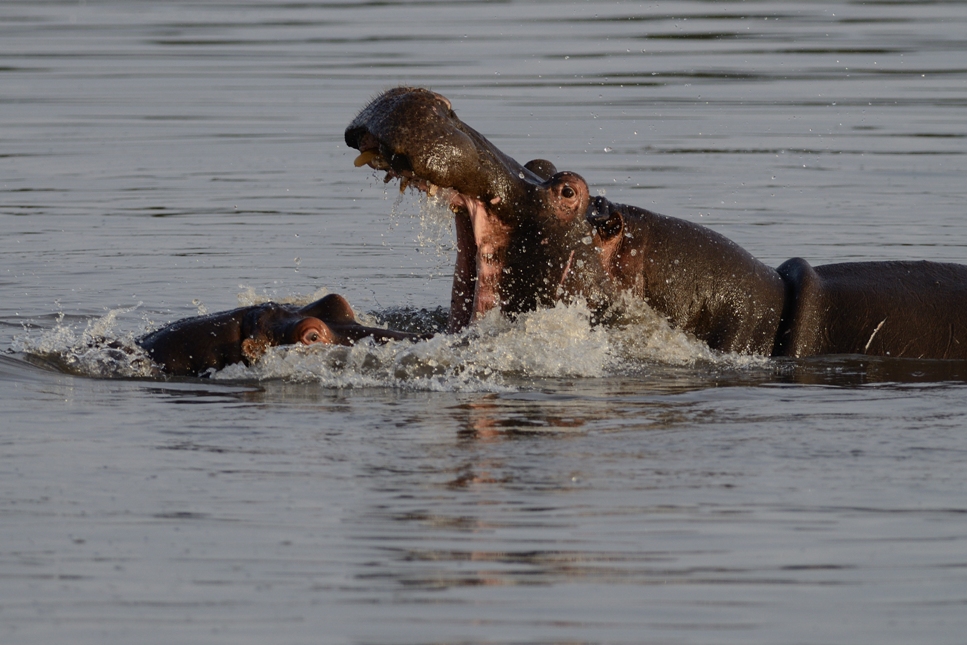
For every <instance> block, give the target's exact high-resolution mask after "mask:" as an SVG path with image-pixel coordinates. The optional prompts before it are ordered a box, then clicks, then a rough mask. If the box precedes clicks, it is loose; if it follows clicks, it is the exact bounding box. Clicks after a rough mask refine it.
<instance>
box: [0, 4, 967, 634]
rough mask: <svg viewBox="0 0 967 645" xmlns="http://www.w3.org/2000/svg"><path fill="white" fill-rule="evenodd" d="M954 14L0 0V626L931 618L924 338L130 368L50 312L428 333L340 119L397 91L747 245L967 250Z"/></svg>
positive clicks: (667, 333) (649, 327) (524, 348)
mask: <svg viewBox="0 0 967 645" xmlns="http://www.w3.org/2000/svg"><path fill="white" fill-rule="evenodd" d="M965 27H967V12H965V11H964V8H963V4H962V3H956V2H916V3H911V2H889V3H882V2H881V3H861V2H832V1H830V2H827V1H817V2H783V3H778V2H757V3H748V2H715V3H708V2H691V1H685V2H675V3H669V2H658V3H652V4H635V3H611V4H606V3H599V2H591V3H588V2H563V3H554V4H548V3H539V2H508V3H502V4H499V5H494V4H493V3H490V2H460V3H452V2H447V3H443V2H374V3H366V2H359V3H356V2H349V3H347V2H341V3H340V2H315V1H308V2H299V3H285V2H274V1H271V0H270V1H259V2H249V1H248V0H233V1H230V2H217V3H194V2H165V3H144V2H133V1H128V0H113V1H110V2H93V1H91V2H81V3H78V2H74V1H66V0H65V1H63V2H57V1H55V2H44V3H38V2H33V1H29V0H23V1H16V0H15V1H8V2H4V3H2V4H0V80H2V87H3V92H2V96H0V131H2V132H3V147H2V150H0V222H2V224H0V226H2V229H0V230H2V234H0V295H2V297H0V419H2V421H0V478H2V481H3V482H4V487H3V492H2V493H0V525H2V526H3V540H2V544H0V599H2V601H0V615H2V620H0V641H2V642H4V643H7V642H11V643H44V644H45V645H46V644H49V643H67V642H70V643H98V644H101V643H112V642H131V641H137V642H143V643H159V644H160V643H171V642H193V643H194V642H208V643H265V642H275V641H283V642H293V643H303V642H304V643H309V642H313V643H315V642H339V643H376V642H378V643H427V642H433V643H443V642H461V643H478V642H479V643H483V642H486V643H495V642H500V643H512V642H513V643H522V642H529V643H536V642H540V643H550V642H609V643H641V642H672V641H673V642H682V643H706V642H710V641H714V642H722V643H733V642H734V643H743V644H746V643H803V642H823V643H826V642H868V641H875V642H878V643H911V642H930V643H959V642H961V641H962V640H963V633H964V632H965V628H967V625H965V618H964V612H963V611H962V607H963V605H964V603H965V601H967V599H965V596H964V589H967V581H965V577H964V572H965V568H964V566H963V560H964V557H963V554H964V547H965V545H964V536H965V533H967V532H965V524H964V518H965V517H967V513H965V508H964V502H963V490H964V488H965V485H967V482H965V481H964V472H965V470H964V468H963V461H964V455H965V454H967V445H965V438H964V431H963V427H964V418H965V415H967V409H965V404H964V396H963V394H964V381H965V378H964V376H965V375H964V374H963V371H964V370H963V366H962V365H961V364H958V363H948V362H930V361H910V360H889V359H868V358H865V357H859V356H848V357H827V358H819V359H810V360H802V361H795V360H782V361H765V360H763V361H756V360H738V359H736V358H734V357H721V356H715V355H712V354H711V353H709V352H708V351H707V350H705V349H703V348H702V347H701V346H699V345H697V344H695V343H692V342H690V341H689V339H687V338H685V337H683V336H681V335H680V334H679V335H676V334H675V333H674V332H673V331H671V330H668V329H667V328H666V327H663V326H662V325H661V324H660V323H661V321H658V320H655V319H654V318H648V317H647V316H646V315H645V314H644V313H643V312H637V313H636V316H637V317H634V316H633V320H632V321H630V322H629V323H628V324H627V325H625V326H623V327H622V326H619V327H618V328H615V329H611V330H607V331H602V330H601V329H599V328H596V327H594V326H592V325H590V324H589V322H588V320H587V316H586V312H584V311H582V309H581V307H580V305H579V304H575V305H572V306H571V307H569V308H563V309H558V310H551V311H550V312H543V313H541V314H537V315H535V316H533V317H531V318H529V319H525V320H522V321H518V322H517V323H513V324H511V323H507V322H506V321H499V320H488V321H486V322H485V324H484V325H482V326H481V327H479V328H478V329H477V330H476V331H473V332H467V335H465V336H464V337H458V338H455V339H449V340H448V339H443V338H441V339H437V340H434V341H431V342H428V343H420V344H417V345H409V346H403V345H400V346H397V347H390V348H385V349H383V350H380V349H377V348H365V347H364V348H359V350H357V351H355V353H353V352H348V351H346V350H342V349H340V350H338V351H335V352H327V351H318V350H317V351H318V353H316V352H286V351H279V352H277V353H274V354H273V355H271V356H269V357H268V359H269V360H267V361H266V363H265V364H264V365H262V366H260V367H257V368H255V369H252V370H242V369H239V370H237V371H235V372H231V371H226V372H227V373H225V374H222V375H221V376H222V377H223V378H222V379H214V380H212V379H210V380H205V381H201V380H191V379H186V380H167V381H165V380H159V379H152V378H147V379H146V378H117V376H118V370H117V369H114V368H117V367H118V359H121V358H123V357H117V356H114V357H111V356H106V355H104V354H99V353H98V352H97V351H96V350H95V349H94V348H91V347H89V346H88V343H87V340H86V339H85V331H86V330H88V329H89V325H93V326H92V327H90V329H91V332H92V333H91V334H90V335H91V336H95V335H98V334H100V335H106V336H107V337H110V338H112V339H124V338H133V337H135V336H136V335H137V334H139V333H143V332H144V331H145V330H146V329H149V328H154V327H157V326H159V325H162V324H165V323H167V322H169V321H172V320H176V319H179V318H184V317H187V316H190V315H195V314H197V312H198V311H199V310H200V309H207V310H208V311H220V310H225V309H230V308H232V307H234V306H237V305H238V304H239V302H238V299H239V298H243V299H244V298H248V299H249V300H252V299H254V301H258V300H260V299H276V300H284V299H287V298H298V297H302V296H305V295H306V294H312V293H314V292H316V291H317V290H318V289H327V290H329V291H331V292H336V293H342V294H345V295H346V296H347V298H348V299H349V301H350V302H352V303H353V304H354V306H355V307H356V308H357V309H359V310H361V311H371V312H374V313H375V314H377V315H378V318H379V319H380V320H378V321H377V322H381V323H384V324H388V325H390V326H393V327H400V326H404V325H412V326H414V328H419V329H421V330H424V329H427V328H429V329H433V328H439V325H440V324H441V321H442V320H443V319H445V311H444V310H442V309H441V308H440V307H441V306H445V305H446V304H447V303H448V302H449V288H450V279H451V278H450V267H451V266H452V260H451V259H450V257H449V254H450V253H452V251H451V249H450V244H451V240H452V238H451V237H450V235H451V234H450V232H449V228H448V225H447V224H446V222H447V220H446V212H444V211H440V210H439V209H438V210H437V211H433V210H432V209H428V208H426V206H425V205H424V204H422V203H419V202H417V201H416V200H413V199H412V198H411V197H404V198H402V199H400V198H398V197H397V195H396V194H395V189H393V188H389V189H386V187H385V186H384V185H383V184H382V183H381V182H380V181H379V180H378V179H377V178H373V177H367V176H366V174H365V173H360V171H359V170H358V169H356V168H354V167H353V164H352V159H353V156H354V154H353V152H352V151H351V150H349V149H348V148H347V147H346V146H345V144H344V142H343V140H342V136H343V134H342V133H343V128H344V127H345V126H346V124H347V123H348V122H349V121H350V119H351V118H352V116H353V115H354V114H355V111H356V110H358V109H359V108H360V107H361V106H362V105H364V104H365V103H366V102H367V100H369V99H370V98H372V97H373V96H374V95H375V94H376V93H378V92H379V91H382V90H384V89H386V88H389V87H392V86H394V85H397V84H401V83H403V84H409V85H424V86H429V87H432V88H433V89H435V90H437V91H439V92H441V93H443V94H444V95H446V96H447V97H448V98H450V99H451V100H452V101H453V103H454V109H455V110H456V111H457V113H458V114H459V115H460V117H461V118H462V119H463V120H464V121H466V122H467V123H470V124H472V125H473V127H474V128H476V129H478V130H479V131H480V132H481V133H483V134H484V135H486V136H487V137H488V138H489V139H490V140H491V141H493V142H494V143H495V145H497V146H498V147H499V148H500V149H502V150H504V151H506V152H507V153H508V154H510V155H512V156H513V157H515V158H517V159H521V160H527V159H533V158H536V157H539V158H545V159H550V160H552V161H553V162H554V163H555V164H556V165H557V166H558V167H559V168H561V169H569V170H573V171H576V172H578V173H580V174H581V175H582V176H584V177H585V178H586V179H587V180H588V182H589V184H590V185H591V189H592V190H593V191H595V192H598V193H605V194H606V195H607V196H608V198H609V199H612V200H613V201H617V202H621V203H630V204H634V205H637V206H641V207H645V208H649V209H653V210H655V211H658V212H661V213H665V214H668V215H673V216H676V217H682V218H685V219H688V220H690V221H695V222H699V223H702V224H705V225H708V226H710V227H712V228H713V229H715V230H717V231H719V232H721V233H723V234H725V235H726V236H727V237H729V238H730V239H733V240H735V241H736V242H737V243H739V244H740V245H741V246H743V247H745V248H747V249H749V250H750V251H751V252H752V253H753V254H754V255H756V256H757V257H759V258H760V259H762V260H763V261H765V262H767V263H769V264H771V265H773V266H775V265H778V264H779V263H781V262H783V261H785V260H786V259H788V258H790V257H794V256H801V257H804V258H806V259H807V260H809V261H810V262H811V263H812V264H814V265H815V264H822V263H825V262H840V261H848V260H876V259H931V260H942V261H954V262H965V261H967V251H965V248H967V247H965V242H964V239H965V236H964V222H963V214H964V213H963V204H964V203H965V199H967V194H965V190H967V185H965V183H964V182H963V177H964V176H965V175H967V167H965V159H967V155H965V150H964V146H963V143H964V141H965V140H967V121H965V119H964V118H963V111H964V110H963V109H964V107H965V104H967V95H965V92H964V87H965V79H967V69H965V65H964V60H965V50H967V41H965V37H964V34H965V33H967V29H965ZM384 190H386V192H384ZM441 214H442V217H441ZM17 343H20V344H17ZM88 351H91V352H92V353H87V352H88ZM85 357H86V358H85ZM68 359H69V360H68ZM75 359H76V360H75ZM65 360H68V363H69V365H68V364H65ZM27 361H30V362H27ZM85 361H86V362H85ZM112 361H113V362H112ZM121 362H122V363H123V360H122V361H121ZM112 369H114V371H113V372H112V371H111V370H112ZM488 370H489V371H488ZM121 373H122V374H125V375H126V376H127V377H131V376H135V375H136V374H134V373H128V372H124V371H123V370H121ZM109 375H113V377H112V378H91V377H92V376H99V377H100V376H109ZM146 626H147V629H145V627H146Z"/></svg>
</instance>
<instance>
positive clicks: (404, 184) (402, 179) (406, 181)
mask: <svg viewBox="0 0 967 645" xmlns="http://www.w3.org/2000/svg"><path fill="white" fill-rule="evenodd" d="M409 185H410V180H409V179H407V178H406V177H400V194H402V193H403V191H405V190H406V187H407V186H409Z"/></svg>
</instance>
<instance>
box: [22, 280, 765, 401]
mask: <svg viewBox="0 0 967 645" xmlns="http://www.w3.org/2000/svg"><path fill="white" fill-rule="evenodd" d="M325 293H326V290H325V289H320V290H318V291H316V292H314V293H312V294H310V295H303V294H292V295H290V296H287V297H285V298H282V299H279V298H276V297H274V296H273V297H270V296H269V295H267V294H258V293H256V291H255V290H254V289H252V288H250V287H244V286H243V287H242V291H241V292H240V293H239V295H238V299H239V304H240V305H242V306H248V305H252V304H258V303H261V302H266V301H268V300H277V301H280V300H281V301H283V302H290V303H294V304H303V303H307V302H312V301H313V300H317V299H318V298H320V297H322V296H323V295H325ZM620 304H621V306H620V307H619V308H616V310H615V311H617V312H618V313H614V314H612V315H611V316H610V318H609V320H608V324H607V325H598V324H594V322H593V319H594V316H593V313H592V311H591V310H590V309H589V308H588V306H587V304H586V303H585V302H584V301H583V300H580V299H577V300H575V301H574V302H572V303H569V304H565V303H563V302H559V303H557V304H556V305H555V306H553V307H550V308H546V309H540V310H537V311H532V312H529V313H526V314H522V315H519V316H517V318H516V319H514V320H509V319H508V318H505V317H503V316H501V315H500V314H499V313H498V312H497V311H496V310H494V311H491V312H490V313H488V314H487V315H486V316H485V317H484V318H482V319H481V320H479V321H477V322H476V323H475V324H474V325H472V326H470V327H468V328H467V329H465V330H463V331H462V332H461V333H459V334H452V335H446V334H437V335H436V336H433V337H432V338H430V339H428V340H425V341H420V342H411V341H400V342H391V343H388V344H385V345H379V344H376V343H374V342H373V341H371V340H369V339H367V340H364V341H362V342H360V343H358V344H356V345H355V346H353V347H341V346H325V345H312V346H309V347H305V346H288V347H274V348H270V349H269V351H268V352H267V353H266V354H265V355H264V356H263V357H262V358H261V359H260V360H259V361H258V362H256V363H255V364H253V365H251V366H246V365H244V364H237V365H231V366H228V367H226V368H225V369H223V370H221V371H218V372H215V373H213V374H212V375H211V377H212V378H214V379H219V380H242V381H262V380H271V379H284V380H289V381H296V382H309V383H318V384H319V385H321V386H323V387H335V388H343V387H395V388H404V389H413V390H428V391H477V392H479V391H485V392H504V391H515V390H519V389H521V388H527V387H530V386H532V384H533V382H534V381H535V380H539V379H548V378H600V377H607V376H628V375H642V374H647V373H649V372H650V371H651V370H652V369H653V368H654V367H655V366H679V367H689V366H699V367H713V368H718V367H725V368H728V369H735V368H738V369H744V368H748V367H761V366H763V365H764V364H766V363H767V360H768V359H766V358H764V357H750V356H739V355H734V354H720V353H717V352H714V351H712V350H710V349H709V348H708V346H707V345H705V344H704V343H701V342H699V341H698V340H696V339H694V338H692V337H690V336H688V335H686V334H684V333H682V332H681V331H678V330H676V329H673V328H672V327H670V326H669V325H668V323H667V321H666V320H665V319H664V318H662V317H661V316H659V315H657V314H656V313H655V312H654V311H653V310H652V309H651V308H650V307H648V305H647V304H646V303H643V302H641V301H640V300H636V299H633V298H629V299H627V300H626V301H624V302H622V303H620ZM133 309H134V308H128V309H115V310H112V311H110V312H108V313H107V314H105V315H104V316H102V317H100V318H97V319H94V320H90V321H87V323H86V326H85V328H84V329H83V330H82V331H78V330H76V329H75V328H74V327H72V326H70V325H68V324H65V323H64V317H63V316H61V318H60V319H58V321H57V323H56V324H55V325H54V326H53V328H51V329H47V330H43V331H41V332H40V333H39V334H37V333H36V332H27V333H25V334H24V335H23V336H21V337H20V338H18V339H17V340H16V341H15V344H14V350H15V351H19V352H22V353H24V354H25V355H27V356H28V358H31V359H33V360H34V362H39V363H42V364H44V365H47V366H50V367H53V368H54V369H57V370H60V371H63V372H67V373H71V374H78V375H83V376H92V377H99V378H104V377H126V378H140V377H161V376H162V375H161V374H160V372H159V370H158V369H157V367H156V366H155V365H154V364H153V363H152V362H151V361H150V359H149V358H148V357H147V355H146V354H145V352H144V351H143V350H142V349H141V348H140V347H139V346H138V345H137V343H136V338H137V335H138V334H140V333H144V331H146V330H145V327H148V328H150V327H153V326H154V325H151V324H150V323H148V322H147V321H145V320H142V321H141V327H142V329H140V330H139V331H137V332H133V331H122V330H121V329H119V319H120V318H121V317H122V316H123V315H124V314H127V313H130V312H131V311H132V310H133ZM442 313H443V312H442V310H436V311H430V312H428V311H426V310H410V311H404V310H398V309H397V310H393V311H392V312H391V313H390V314H387V313H386V312H376V314H374V315H370V316H366V315H360V318H361V319H365V321H366V323H367V324H378V321H379V320H380V319H386V318H389V317H392V318H393V319H394V320H395V321H396V324H394V325H393V326H394V327H404V328H405V327H407V326H410V325H412V326H420V325H424V326H425V325H428V324H429V325H434V324H435V325H436V329H435V331H438V330H439V329H440V328H441V325H442V324H443V322H442V321H445V316H443V315H442Z"/></svg>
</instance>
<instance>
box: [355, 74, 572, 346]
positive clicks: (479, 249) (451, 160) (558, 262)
mask: <svg viewBox="0 0 967 645" xmlns="http://www.w3.org/2000/svg"><path fill="white" fill-rule="evenodd" d="M345 136H346V143H347V145H349V146H350V147H352V148H356V149H357V150H359V153H360V154H359V156H358V157H357V158H356V161H355V164H356V166H357V167H360V166H364V165H365V166H370V167H371V168H374V169H376V170H380V171H385V172H386V179H385V180H386V181H391V180H393V179H399V180H400V189H401V191H402V190H405V189H406V188H407V187H414V188H417V189H419V190H422V191H425V192H426V193H428V194H429V195H431V196H433V195H436V194H437V193H438V191H439V190H440V189H441V188H445V189H450V192H449V194H448V195H447V197H448V198H449V205H450V209H451V210H452V211H453V213H454V216H455V222H454V223H455V229H456V241H457V260H456V265H455V268H454V275H453V290H452V294H451V303H450V321H449V331H450V332H455V331H459V330H460V329H462V328H463V327H465V326H466V325H467V324H469V323H470V322H471V321H472V320H475V319H477V318H479V317H480V316H482V315H483V314H485V313H486V312H487V311H489V310H491V309H493V308H495V307H499V308H501V309H502V310H503V311H506V312H510V313H515V312H520V311H526V310H529V309H533V308H535V307H536V306H537V305H538V304H541V303H546V302H549V301H551V300H553V299H555V296H556V293H557V292H559V291H560V290H561V288H562V287H563V286H564V283H565V281H566V280H567V279H568V277H569V275H570V274H571V272H569V269H570V266H571V262H572V261H574V259H575V250H573V249H575V248H576V247H577V246H579V243H577V242H576V240H579V239H585V241H584V246H587V244H588V242H587V241H586V238H587V236H588V234H589V233H590V230H589V227H588V226H587V225H584V226H583V227H582V226H574V223H575V222H576V221H577V220H580V222H579V223H583V220H584V215H585V212H586V211H587V209H588V205H589V197H588V191H587V185H586V184H585V183H584V180H582V179H581V178H580V177H579V176H577V175H574V174H572V173H557V172H556V169H555V168H554V166H553V164H551V163H550V162H548V161H544V160H535V161H531V162H529V163H527V164H525V165H521V164H519V163H518V162H517V161H515V160H514V159H512V158H511V157H509V156H507V155H506V154H504V153H503V152H501V151H500V150H498V149H497V148H496V147H495V146H494V145H493V144H491V143H490V142H489V141H487V139H486V138H484V137H483V136H482V135H481V134H480V133H478V132H477V131H476V130H474V129H473V128H471V127H469V126H468V125H466V124H465V123H463V122H462V121H460V119H459V118H457V115H456V114H455V113H454V112H453V109H452V107H451V104H450V101H448V100H447V99H446V98H445V97H443V96H441V95H439V94H436V93H435V92H431V91H429V90H426V89H422V88H408V87H399V88H395V89H392V90H389V91H387V92H385V93H383V94H382V95H380V96H378V97H377V98H376V99H374V100H373V101H372V102H371V103H370V104H369V105H367V106H366V107H365V108H363V110H362V111H361V112H360V113H359V114H358V115H357V116H356V118H355V119H353V121H352V123H350V124H349V127H348V128H346V134H345ZM585 229H588V230H585ZM567 248H570V249H572V250H571V251H570V254H569V255H568V253H567V251H566V250H564V251H563V259H562V255H561V254H562V249H567Z"/></svg>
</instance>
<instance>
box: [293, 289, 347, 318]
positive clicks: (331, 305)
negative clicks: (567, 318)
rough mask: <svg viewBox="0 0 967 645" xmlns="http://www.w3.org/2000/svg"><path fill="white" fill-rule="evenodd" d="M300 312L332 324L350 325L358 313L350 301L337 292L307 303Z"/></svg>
mask: <svg viewBox="0 0 967 645" xmlns="http://www.w3.org/2000/svg"><path fill="white" fill-rule="evenodd" d="M299 313H300V314H305V315H307V316H312V317H313V318H318V319H319V320H321V321H323V322H325V323H328V324H330V325H349V324H352V323H355V322H356V314H354V313H353V308H352V307H350V306H349V302H348V301H347V300H346V299H345V298H343V297H342V296H340V295H338V294H335V293H331V294H329V295H328V296H326V297H325V298H322V299H321V300H316V301H315V302H313V303H310V304H308V305H306V306H305V307H303V308H302V309H300V310H299Z"/></svg>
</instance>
